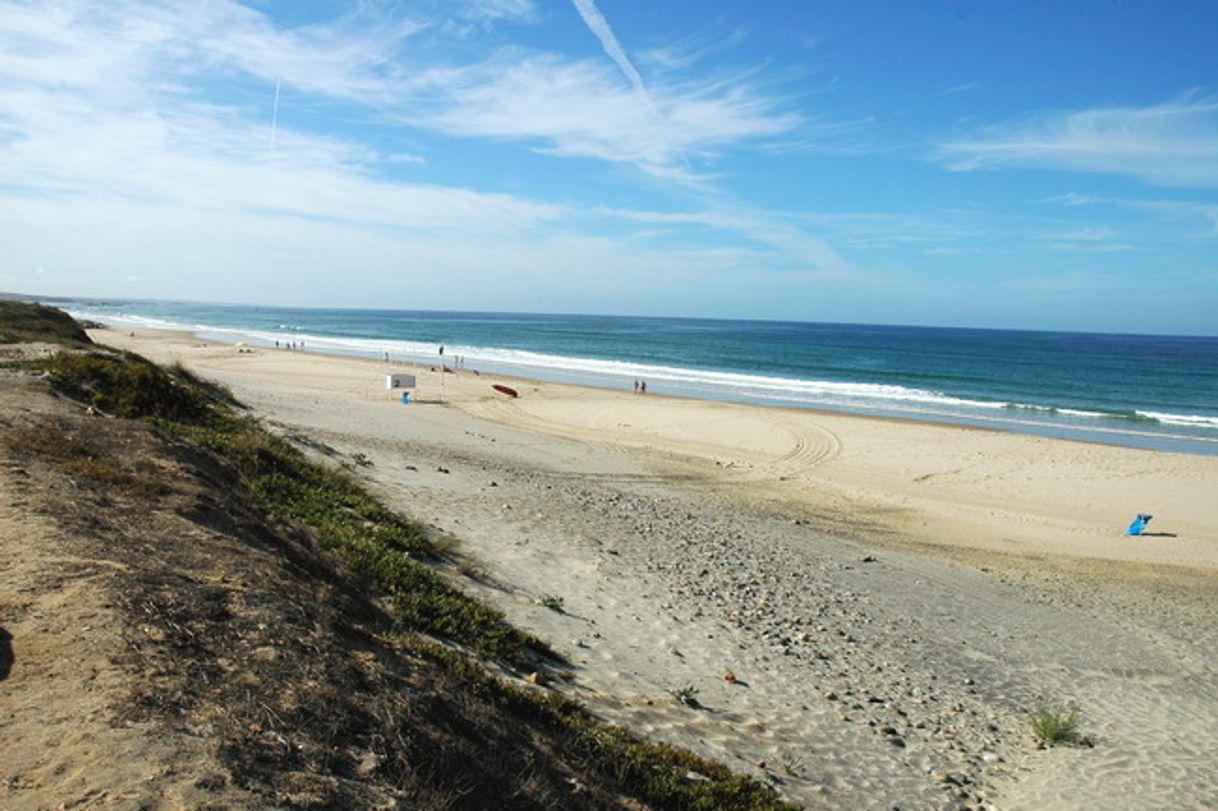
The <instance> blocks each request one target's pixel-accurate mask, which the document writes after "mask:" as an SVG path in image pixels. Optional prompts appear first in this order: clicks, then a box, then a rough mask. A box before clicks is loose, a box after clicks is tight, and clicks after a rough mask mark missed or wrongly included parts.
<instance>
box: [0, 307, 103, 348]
mask: <svg viewBox="0 0 1218 811" xmlns="http://www.w3.org/2000/svg"><path fill="white" fill-rule="evenodd" d="M33 342H41V343H50V344H68V345H77V344H88V343H90V341H89V336H88V335H85V331H84V330H83V329H81V327H80V324H77V323H76V321H75V320H73V318H72V316H70V315H68V314H67V313H65V312H64V311H62V310H56V309H55V308H53V307H44V306H43V305H41V304H34V303H31V302H24V301H3V300H0V344H16V343H33Z"/></svg>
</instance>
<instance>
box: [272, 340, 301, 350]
mask: <svg viewBox="0 0 1218 811" xmlns="http://www.w3.org/2000/svg"><path fill="white" fill-rule="evenodd" d="M275 348H276V349H279V348H280V342H279V341H276V342H275ZM282 348H283V349H304V341H301V342H300V343H297V342H296V341H284V342H283V346H282Z"/></svg>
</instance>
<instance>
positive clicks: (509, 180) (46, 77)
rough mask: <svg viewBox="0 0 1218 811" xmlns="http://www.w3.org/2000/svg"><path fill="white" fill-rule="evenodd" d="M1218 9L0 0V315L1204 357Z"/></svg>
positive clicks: (1213, 306)
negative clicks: (425, 325) (244, 308)
mask: <svg viewBox="0 0 1218 811" xmlns="http://www.w3.org/2000/svg"><path fill="white" fill-rule="evenodd" d="M1216 40H1218V3H1213V2H1207V1H1206V0H1193V1H1192V2H1175V1H1174V0H1154V1H1153V2H1126V1H1125V0H1111V1H1110V2H1108V1H1106V2H1099V0H1095V1H1094V2H1071V0H1053V1H1052V2H1047V1H1046V2H1033V0H979V1H978V2H963V1H962V0H957V1H953V0H926V1H925V2H913V1H912V0H903V1H902V2H876V1H873V0H858V2H849V3H846V2H836V0H835V1H834V2H827V1H825V2H817V1H816V0H799V1H798V2H796V1H792V2H781V0H773V1H772V2H763V3H744V2H714V1H713V0H695V1H693V2H683V1H681V0H666V2H663V3H641V2H634V1H633V0H629V1H628V0H549V1H547V2H541V1H540V0H486V1H485V2H463V1H462V0H442V1H441V0H436V1H435V2H380V1H379V0H363V2H308V1H307V0H291V1H290V2H268V1H265V0H248V2H245V3H239V2H235V0H190V1H189V2H180V3H179V2H144V0H107V1H106V2H96V1H95V0H64V1H63V2H55V1H49V2H23V1H22V0H17V1H16V2H14V1H13V0H0V290H5V291H9V292H21V293H31V294H37V295H44V296H97V297H108V298H156V299H176V300H191V301H213V302H234V303H257V304H284V305H292V306H325V307H384V308H400V309H441V310H482V311H487V310H489V311H526V312H562V313H601V314H629V315H667V316H696V317H718V318H761V319H778V320H799V321H830V322H855V323H887V324H913V325H944V326H974V327H1000V328H1006V327H1010V328H1028V329H1068V330H1087V331H1118V332H1149V333H1176V334H1205V335H1218V47H1215V46H1214V42H1215V41H1216Z"/></svg>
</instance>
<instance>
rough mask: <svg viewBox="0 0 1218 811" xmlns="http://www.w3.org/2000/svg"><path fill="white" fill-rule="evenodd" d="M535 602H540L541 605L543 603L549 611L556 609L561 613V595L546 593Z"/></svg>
mask: <svg viewBox="0 0 1218 811" xmlns="http://www.w3.org/2000/svg"><path fill="white" fill-rule="evenodd" d="M537 602H538V603H540V604H541V605H544V606H545V607H546V608H548V609H550V610H551V611H557V612H558V613H559V614H561V613H562V598H561V597H557V596H555V595H553V594H546V595H544V596H542V598H541V599H540V600H538V601H537Z"/></svg>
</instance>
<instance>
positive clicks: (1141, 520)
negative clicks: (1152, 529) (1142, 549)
mask: <svg viewBox="0 0 1218 811" xmlns="http://www.w3.org/2000/svg"><path fill="white" fill-rule="evenodd" d="M1152 518H1154V516H1153V515H1149V514H1147V513H1138V517H1137V518H1135V519H1133V523H1132V524H1130V525H1129V529H1127V530H1125V534H1126V535H1141V534H1142V530H1144V529H1146V525H1147V524H1149V523H1150V519H1152Z"/></svg>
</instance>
